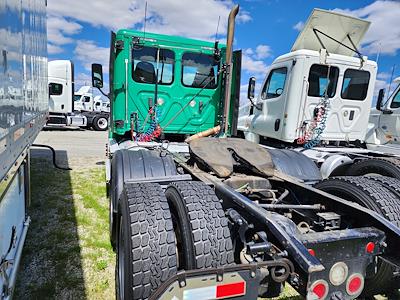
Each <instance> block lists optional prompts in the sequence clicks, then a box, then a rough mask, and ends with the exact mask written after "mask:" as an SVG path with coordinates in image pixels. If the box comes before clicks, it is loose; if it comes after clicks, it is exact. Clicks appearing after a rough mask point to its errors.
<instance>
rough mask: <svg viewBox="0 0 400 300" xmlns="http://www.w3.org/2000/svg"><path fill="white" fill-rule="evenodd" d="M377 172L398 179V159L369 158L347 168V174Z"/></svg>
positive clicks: (399, 173) (399, 171) (355, 174)
mask: <svg viewBox="0 0 400 300" xmlns="http://www.w3.org/2000/svg"><path fill="white" fill-rule="evenodd" d="M372 174H379V175H382V176H388V177H394V178H397V179H400V160H398V159H396V158H391V157H387V158H369V159H363V160H360V161H358V162H356V163H354V164H352V165H351V166H350V167H349V169H348V170H347V175H349V176H363V175H372Z"/></svg>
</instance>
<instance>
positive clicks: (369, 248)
mask: <svg viewBox="0 0 400 300" xmlns="http://www.w3.org/2000/svg"><path fill="white" fill-rule="evenodd" d="M374 250H375V243H373V242H369V243H368V244H367V246H365V251H367V253H373V252H374Z"/></svg>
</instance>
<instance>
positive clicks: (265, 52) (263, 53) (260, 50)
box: [256, 45, 272, 59]
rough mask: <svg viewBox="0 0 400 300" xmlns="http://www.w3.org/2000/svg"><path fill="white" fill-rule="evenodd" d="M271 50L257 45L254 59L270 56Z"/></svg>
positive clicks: (265, 46) (268, 47)
mask: <svg viewBox="0 0 400 300" xmlns="http://www.w3.org/2000/svg"><path fill="white" fill-rule="evenodd" d="M271 52H272V49H271V47H270V46H268V45H258V46H257V48H256V58H257V59H264V58H267V57H269V56H271Z"/></svg>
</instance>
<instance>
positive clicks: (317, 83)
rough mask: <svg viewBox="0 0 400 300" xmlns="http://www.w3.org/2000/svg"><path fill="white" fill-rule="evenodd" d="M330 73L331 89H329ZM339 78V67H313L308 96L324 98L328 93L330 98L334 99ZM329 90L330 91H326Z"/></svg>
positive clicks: (309, 77)
mask: <svg viewBox="0 0 400 300" xmlns="http://www.w3.org/2000/svg"><path fill="white" fill-rule="evenodd" d="M328 72H329V87H328ZM338 77H339V69H338V68H337V67H333V66H331V67H330V70H329V67H328V66H324V65H312V66H311V68H310V73H309V74H308V84H309V86H308V96H311V97H324V96H325V92H327V94H328V97H329V98H332V97H333V96H335V94H336V87H337V82H338ZM327 88H328V90H326V89H327Z"/></svg>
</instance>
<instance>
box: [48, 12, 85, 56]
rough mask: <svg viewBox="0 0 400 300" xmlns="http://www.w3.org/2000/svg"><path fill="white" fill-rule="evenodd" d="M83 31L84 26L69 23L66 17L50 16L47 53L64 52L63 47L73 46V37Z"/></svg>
mask: <svg viewBox="0 0 400 300" xmlns="http://www.w3.org/2000/svg"><path fill="white" fill-rule="evenodd" d="M81 30H82V25H80V24H78V23H77V22H73V21H68V20H67V19H65V18H64V17H60V16H53V15H51V14H50V15H48V18H47V39H48V44H47V51H48V52H49V54H57V53H61V52H63V49H62V47H61V46H63V45H66V44H71V43H73V42H74V39H73V38H72V37H71V36H72V35H75V34H77V33H79V32H80V31H81Z"/></svg>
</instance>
